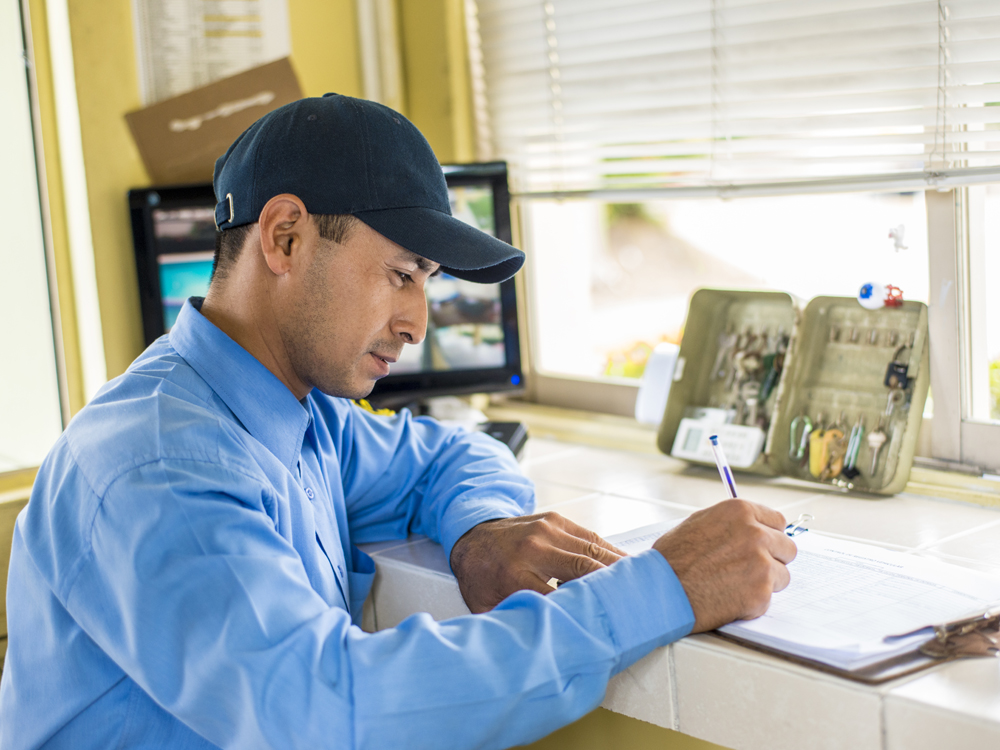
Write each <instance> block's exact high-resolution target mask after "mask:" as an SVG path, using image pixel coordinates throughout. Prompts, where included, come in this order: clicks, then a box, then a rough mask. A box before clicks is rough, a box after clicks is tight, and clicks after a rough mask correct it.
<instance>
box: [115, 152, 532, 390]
mask: <svg viewBox="0 0 1000 750" xmlns="http://www.w3.org/2000/svg"><path fill="white" fill-rule="evenodd" d="M442 169H443V170H444V173H445V179H446V180H447V182H448V185H449V186H462V185H482V184H484V183H489V184H490V186H491V187H492V188H493V211H494V218H495V227H496V234H497V237H498V238H499V239H501V240H503V241H504V242H507V243H511V241H512V236H511V222H510V192H509V189H508V187H507V165H506V163H504V162H488V163H478V164H448V165H443V166H442ZM128 201H129V212H130V214H131V219H132V239H133V243H134V247H135V264H136V275H137V277H138V290H139V305H140V309H141V311H142V325H143V336H144V338H145V342H146V346H149V345H150V344H152V343H153V342H154V341H155V340H156V339H158V338H159V337H160V336H162V335H163V334H164V333H165V329H164V325H163V301H162V295H161V289H160V273H159V265H158V263H157V260H156V256H157V249H158V248H157V240H156V237H155V235H154V233H153V211H154V210H156V209H171V208H186V207H195V206H205V207H213V208H214V206H215V193H214V191H213V189H212V185H211V184H202V185H180V186H171V187H149V188H141V189H134V190H130V191H129V192H128ZM500 309H501V323H502V327H503V332H504V348H505V355H506V357H505V359H506V364H505V365H504V366H503V367H490V368H480V369H472V370H434V371H426V372H412V373H400V374H390V375H387V376H386V377H384V378H382V379H381V380H379V381H378V382H377V383H376V384H375V388H374V389H373V390H372V393H371V395H370V396H369V400H370V401H371V403H373V404H376V405H379V406H394V405H401V404H406V403H409V402H412V401H416V400H419V399H422V398H427V397H431V396H440V395H457V394H462V393H488V392H499V391H520V390H523V388H524V375H523V372H522V370H521V340H520V333H519V326H518V315H517V293H516V291H515V284H514V280H513V279H508V280H507V281H505V282H503V283H501V284H500Z"/></svg>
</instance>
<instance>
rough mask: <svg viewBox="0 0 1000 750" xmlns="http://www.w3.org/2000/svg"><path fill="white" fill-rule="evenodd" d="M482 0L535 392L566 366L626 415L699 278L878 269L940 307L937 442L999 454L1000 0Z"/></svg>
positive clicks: (849, 277) (950, 454)
mask: <svg viewBox="0 0 1000 750" xmlns="http://www.w3.org/2000/svg"><path fill="white" fill-rule="evenodd" d="M467 5H468V8H469V16H470V21H469V31H470V44H471V45H472V46H473V52H472V54H471V55H470V58H471V60H472V68H473V75H474V78H476V80H477V84H476V87H475V92H476V94H477V97H476V102H477V117H478V130H477V132H478V133H479V138H480V143H479V148H480V152H481V155H482V156H484V157H494V158H503V159H506V160H508V162H509V163H510V165H511V174H512V188H513V194H514V196H515V200H516V203H517V206H518V211H519V215H520V216H521V218H522V238H523V241H524V244H525V246H526V250H528V252H529V256H530V266H529V269H528V271H529V278H528V279H527V285H528V287H529V293H530V294H531V301H532V304H531V305H529V309H530V312H531V313H532V314H533V319H532V321H531V323H532V325H531V331H532V337H533V341H532V355H533V366H534V369H535V370H536V372H535V375H536V377H535V382H536V383H541V384H542V387H541V389H540V393H541V398H542V399H543V400H545V399H546V398H548V396H547V395H546V394H550V395H551V394H552V393H553V392H554V388H553V387H552V386H551V384H549V385H546V384H547V383H548V381H549V380H551V379H553V378H563V379H567V380H566V382H569V381H570V380H573V381H575V382H577V383H579V382H581V381H583V380H589V381H590V382H592V383H594V384H597V385H595V387H596V388H604V389H605V390H604V391H603V393H610V392H612V391H615V392H616V393H617V394H618V396H616V397H615V398H614V399H603V400H604V401H605V402H606V403H612V402H613V403H614V404H616V406H615V407H614V408H615V409H617V410H618V411H621V412H622V413H627V412H628V404H627V401H628V400H627V398H622V397H620V396H621V393H622V390H621V389H622V388H624V387H626V386H624V385H623V384H624V383H626V382H628V381H627V380H625V379H623V377H622V376H629V375H636V374H638V373H639V372H641V363H640V360H641V358H642V356H643V353H644V352H646V351H648V349H649V347H650V346H651V345H652V344H655V343H656V341H658V340H661V339H667V340H669V339H671V338H675V337H676V336H677V335H678V334H679V331H678V330H677V328H678V322H677V321H678V319H679V318H680V317H682V316H683V312H681V311H680V310H681V308H682V307H683V305H682V303H681V302H680V300H681V299H684V298H686V295H687V293H689V292H690V291H691V290H692V289H693V288H695V287H697V286H700V285H703V284H711V285H719V286H733V285H735V286H750V287H758V288H777V289H783V290H785V291H789V292H792V293H794V294H796V295H798V296H801V297H804V298H809V297H811V296H814V295H816V294H818V293H827V294H839V295H852V296H853V295H854V294H856V293H857V291H858V288H859V287H860V285H861V284H862V283H864V282H865V281H880V282H882V283H893V284H895V285H897V286H899V287H901V288H903V290H904V293H905V296H906V297H907V298H909V299H918V300H923V301H926V302H928V303H929V305H930V306H931V318H932V324H931V325H932V333H931V338H932V344H931V346H932V354H933V356H935V358H936V359H939V358H940V359H939V361H937V362H936V363H935V364H934V366H933V367H932V372H933V385H932V388H933V393H934V399H935V410H936V411H937V410H938V409H939V408H940V409H941V411H942V414H943V416H942V418H941V419H940V420H939V419H938V414H937V413H936V414H935V419H934V433H935V434H934V440H933V443H934V454H935V455H936V456H939V457H942V458H947V459H951V460H956V461H967V462H972V463H977V464H978V465H981V466H991V467H1000V425H997V424H991V422H992V421H993V420H996V419H997V418H998V415H997V413H996V412H995V411H994V406H993V404H994V401H995V399H996V396H995V395H994V393H995V392H996V393H1000V364H997V365H992V363H993V362H995V361H997V360H998V359H1000V347H998V346H997V344H996V339H997V338H1000V332H997V330H996V329H997V328H1000V325H998V324H995V321H996V320H998V319H1000V318H997V317H996V316H997V315H998V314H1000V309H997V310H995V311H994V308H996V307H1000V303H997V302H995V301H994V300H993V299H992V298H991V290H992V288H993V286H992V285H993V284H994V283H996V281H995V280H997V274H1000V270H998V269H997V268H995V267H996V266H1000V259H998V258H1000V245H998V244H997V242H998V241H1000V238H998V231H1000V225H998V224H997V222H998V221H1000V220H998V219H996V218H995V217H996V216H998V215H1000V212H997V209H998V208H1000V205H998V204H1000V194H998V191H1000V186H998V185H996V183H1000V133H998V132H997V131H998V130H1000V107H998V106H996V104H997V103H1000V6H998V5H997V4H996V3H991V2H986V1H983V0H951V1H950V2H949V1H946V0H941V1H939V2H919V1H915V0H880V2H878V3H871V2H869V1H868V0H817V1H816V2H810V3H796V2H781V1H777V2H776V1H774V0H691V1H690V2H684V3H660V2H649V1H647V0H618V1H617V2H611V0H575V1H572V2H571V1H570V0H549V1H548V2H536V1H531V2H529V1H528V0H468V3H467ZM900 225H902V226H903V227H904V236H903V237H902V239H901V244H902V245H905V246H906V249H900V250H898V251H897V250H896V249H895V244H894V243H893V241H892V240H890V239H889V237H888V232H889V230H890V229H895V228H896V227H898V226H900ZM671 256H672V259H671ZM831 256H836V258H837V259H834V258H833V257H831ZM838 261H839V262H838ZM658 265H659V266H661V269H660V270H659V271H658V270H657V267H658ZM666 265H669V266H670V268H671V269H672V270H673V271H674V276H675V277H674V278H666V274H665V273H664V271H663V270H662V267H665V266H666ZM651 277H659V278H658V279H657V280H654V279H651ZM656 281H658V282H659V283H656ZM949 284H950V286H949ZM655 287H659V289H660V291H659V293H658V292H657V291H656V289H655ZM993 296H994V297H995V295H993ZM623 321H627V326H625V325H623ZM591 334H592V335H591ZM991 336H992V337H993V338H991ZM946 355H947V356H946ZM991 368H992V369H991ZM991 377H992V378H993V381H992V382H994V383H996V385H991ZM632 382H635V381H634V380H633V381H632ZM601 383H603V384H604V385H600V384H601ZM616 389H617V390H616ZM991 389H992V390H991ZM571 390H573V392H574V393H579V392H582V391H580V389H579V388H575V387H574V389H571ZM633 392H634V388H633ZM600 401H601V398H600V397H598V398H597V399H592V400H589V401H588V402H586V405H588V406H590V407H591V408H593V407H594V405H595V404H596V403H599V402H600ZM580 405H584V404H583V403H581V404H580ZM983 430H987V432H983ZM989 430H992V431H993V432H989ZM994 433H995V434H994ZM963 435H965V438H963V437H962V436H963ZM973 435H975V436H976V437H975V439H973ZM986 435H993V437H991V438H990V439H988V440H986V439H984V436H986ZM973 445H982V446H988V447H986V448H984V449H983V450H979V449H977V448H973V447H972V446H973ZM994 446H996V447H994Z"/></svg>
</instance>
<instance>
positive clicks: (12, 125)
mask: <svg viewBox="0 0 1000 750" xmlns="http://www.w3.org/2000/svg"><path fill="white" fill-rule="evenodd" d="M23 39H24V37H23V32H22V26H21V17H20V14H19V8H18V4H17V3H7V4H6V5H4V6H3V7H2V8H0V90H2V91H4V92H5V93H4V117H3V118H2V119H0V141H2V142H3V144H4V148H3V149H0V176H2V179H0V222H2V224H3V226H4V229H5V236H4V249H3V258H4V261H3V267H4V272H3V274H2V275H0V321H2V325H0V351H3V352H4V357H3V364H2V365H0V473H3V472H7V471H14V470H18V469H23V468H27V467H32V466H38V465H39V464H40V463H41V460H42V458H44V456H45V454H46V453H47V452H48V450H49V448H51V447H52V444H53V443H54V442H55V440H56V438H57V437H58V436H59V433H60V432H61V431H62V414H61V411H60V395H59V383H58V377H57V363H56V354H55V346H54V343H55V340H54V335H53V327H52V311H51V307H50V299H49V287H48V276H47V270H46V256H45V243H44V241H43V234H42V226H43V225H42V215H41V207H40V203H39V200H40V199H39V190H38V173H37V171H36V165H35V158H34V155H35V146H34V142H33V135H32V120H31V109H30V104H29V96H28V80H27V75H26V70H25V65H24V60H25V58H24V44H23Z"/></svg>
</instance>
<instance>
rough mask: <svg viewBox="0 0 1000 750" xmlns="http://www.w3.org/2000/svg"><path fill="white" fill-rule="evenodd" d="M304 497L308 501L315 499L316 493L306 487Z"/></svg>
mask: <svg viewBox="0 0 1000 750" xmlns="http://www.w3.org/2000/svg"><path fill="white" fill-rule="evenodd" d="M306 497H308V498H309V499H310V500H312V499H313V498H314V497H316V493H315V492H313V491H312V488H311V487H306Z"/></svg>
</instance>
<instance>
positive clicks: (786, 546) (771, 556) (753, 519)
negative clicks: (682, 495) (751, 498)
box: [653, 500, 797, 633]
mask: <svg viewBox="0 0 1000 750" xmlns="http://www.w3.org/2000/svg"><path fill="white" fill-rule="evenodd" d="M784 529H785V518H784V516H782V515H781V514H780V513H778V511H776V510H771V509H770V508H766V507H764V506H763V505H757V504H756V503H750V502H747V501H746V500H726V501H724V502H721V503H719V504H718V505H714V506H712V507H711V508H707V509H705V510H700V511H698V512H697V513H693V514H692V515H691V516H690V517H689V518H688V519H687V520H685V521H684V522H683V523H682V524H680V525H679V526H676V527H675V528H673V529H671V530H670V531H668V532H667V533H666V534H664V535H663V536H661V537H660V538H659V539H657V540H656V543H655V544H654V545H653V549H656V550H658V551H659V552H660V553H662V554H663V556H664V557H665V558H667V562H669V563H670V567H672V568H673V569H674V573H676V574H677V578H678V579H680V582H681V585H682V586H683V587H684V591H685V592H686V593H687V596H688V600H689V601H690V602H691V609H693V610H694V617H695V623H694V632H695V633H701V632H704V631H706V630H713V629H714V628H717V627H719V626H720V625H725V624H726V623H729V622H732V621H733V620H740V619H743V620H749V619H752V618H754V617H760V615H762V614H764V612H766V611H767V607H768V605H769V604H770V603H771V594H772V593H773V592H775V591H781V590H782V589H783V588H785V586H787V585H788V581H789V576H788V569H787V568H786V567H785V566H786V565H787V564H788V563H790V562H791V561H792V560H793V559H794V558H795V553H796V552H797V549H796V547H795V543H794V542H793V541H792V540H791V539H790V538H789V537H788V536H787V535H786V534H785V533H784Z"/></svg>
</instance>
